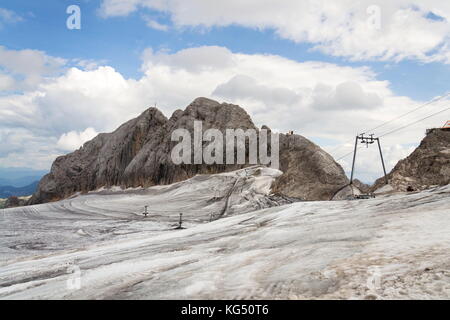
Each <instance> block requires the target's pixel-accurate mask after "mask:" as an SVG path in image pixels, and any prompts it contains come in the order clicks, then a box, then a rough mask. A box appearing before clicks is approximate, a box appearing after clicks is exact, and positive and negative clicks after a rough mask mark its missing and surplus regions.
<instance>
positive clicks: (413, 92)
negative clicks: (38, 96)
mask: <svg viewBox="0 0 450 320" xmlns="http://www.w3.org/2000/svg"><path fill="white" fill-rule="evenodd" d="M72 4H76V5H79V6H80V8H81V12H82V29H81V30H68V29H67V28H66V27H65V24H66V19H67V17H68V16H69V15H68V14H66V12H65V11H66V8H67V6H69V5H72ZM1 6H2V7H3V8H6V9H9V10H12V11H14V12H16V13H17V14H18V15H20V16H21V17H24V21H23V22H20V23H15V24H12V25H9V26H8V28H2V29H0V41H1V45H3V46H6V47H8V48H10V49H15V50H20V49H28V48H31V49H36V50H42V51H45V52H46V53H47V54H49V55H52V56H58V57H63V58H66V59H71V58H72V59H75V58H79V59H87V60H88V59H89V60H90V59H92V60H97V61H105V62H106V63H107V64H108V65H111V66H113V67H114V68H115V69H117V70H118V71H120V72H121V73H122V74H123V75H124V76H126V77H131V78H139V77H140V76H141V75H142V73H141V71H140V65H141V61H140V55H141V54H142V50H144V49H145V48H147V47H152V48H155V49H163V50H169V51H178V50H180V49H183V48H188V47H196V46H202V45H218V46H224V47H227V48H229V49H230V50H231V51H233V52H242V53H248V54H255V53H265V54H276V55H280V56H283V57H286V58H289V59H293V60H296V61H311V60H316V61H325V62H330V63H336V64H339V65H348V66H355V67H357V66H369V67H370V68H372V69H373V70H374V71H375V72H376V73H377V74H378V75H379V78H380V79H383V80H388V81H390V82H391V85H392V89H393V90H394V92H395V93H396V94H398V95H407V96H410V97H412V98H414V99H419V100H428V99H431V98H432V97H434V96H437V95H440V94H442V93H443V92H446V91H447V90H448V83H450V72H449V71H450V69H449V68H450V67H449V66H448V65H443V64H442V63H421V62H417V61H409V60H407V61H400V62H386V61H382V62H377V61H361V62H352V61H350V60H349V59H347V58H342V57H334V56H330V55H326V54H323V53H321V52H318V51H317V50H312V47H313V46H312V45H311V44H307V43H295V42H293V41H290V40H287V39H282V38H281V37H280V36H278V35H277V34H276V33H275V32H274V31H273V30H270V29H266V30H255V29H251V28H245V27H240V26H226V27H210V28H207V29H206V28H198V27H197V28H196V27H184V28H180V29H172V30H170V31H160V30H155V29H152V28H148V27H146V25H145V21H144V20H143V19H142V15H143V14H145V15H150V16H152V17H156V18H157V20H158V21H159V22H160V23H162V24H167V25H170V24H171V21H170V16H169V15H168V14H164V13H161V12H157V11H154V10H151V9H145V10H143V11H136V12H133V13H131V14H129V15H128V16H126V17H113V18H108V19H105V18H103V17H101V16H100V14H99V7H100V1H96V0H90V1H89V0H85V1H74V0H44V1H29V0H3V1H2V5H1Z"/></svg>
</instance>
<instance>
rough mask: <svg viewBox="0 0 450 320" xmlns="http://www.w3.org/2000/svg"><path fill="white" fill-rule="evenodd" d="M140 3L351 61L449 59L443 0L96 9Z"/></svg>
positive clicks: (447, 6)
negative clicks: (258, 32)
mask: <svg viewBox="0 0 450 320" xmlns="http://www.w3.org/2000/svg"><path fill="white" fill-rule="evenodd" d="M374 5H376V6H375V8H376V9H377V8H378V9H377V10H373V8H374ZM377 6H378V7H377ZM141 8H148V9H151V10H156V11H161V12H164V13H168V14H169V15H170V16H171V19H172V21H173V23H174V24H175V26H176V27H178V28H183V27H186V26H188V27H192V26H193V27H199V28H209V27H213V26H219V27H221V26H230V25H239V26H243V27H248V28H253V29H258V30H262V29H266V30H274V31H275V32H276V33H277V34H278V35H279V36H280V37H282V38H285V39H289V40H292V41H295V42H303V43H311V44H313V45H314V48H315V49H317V50H320V51H323V52H325V53H327V54H331V55H335V56H342V57H347V58H350V59H352V60H383V61H387V60H393V61H400V60H403V59H418V60H420V61H423V62H429V61H442V62H445V63H450V59H449V56H450V48H449V46H448V40H449V38H450V24H449V20H450V3H449V2H448V1H441V0H430V1H421V0H380V1H376V2H375V3H374V2H373V1H372V0H360V1H357V2H355V1H353V0H340V1H328V0H319V1H317V0H285V1H282V2H280V1H277V0H247V1H239V0H228V1H204V0H192V1H185V0H103V2H102V5H101V8H100V12H101V13H102V15H103V16H104V17H113V16H124V15H128V14H129V13H131V12H133V11H136V10H138V9H141ZM368 9H369V10H368ZM377 12H379V13H380V15H379V26H380V28H379V29H378V27H377V26H378V22H377V20H378V15H377ZM431 17H440V18H439V19H433V18H431Z"/></svg>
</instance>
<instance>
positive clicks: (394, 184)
mask: <svg viewBox="0 0 450 320" xmlns="http://www.w3.org/2000/svg"><path fill="white" fill-rule="evenodd" d="M388 181H389V186H388V187H387V188H386V186H385V181H384V177H382V178H380V179H378V180H377V181H376V182H375V184H374V185H373V186H372V188H371V189H372V190H377V189H378V190H380V188H381V187H383V186H385V187H384V189H386V190H393V191H419V190H424V189H428V188H429V187H432V186H443V185H447V184H449V183H450V130H446V129H433V130H430V131H429V132H428V134H427V135H426V136H425V138H424V139H423V140H422V142H421V143H420V145H419V146H418V147H417V149H416V150H414V152H413V153H411V155H409V156H408V157H407V158H406V159H403V160H400V161H399V162H398V163H397V165H396V166H395V167H394V169H393V170H392V171H391V172H390V173H389V174H388Z"/></svg>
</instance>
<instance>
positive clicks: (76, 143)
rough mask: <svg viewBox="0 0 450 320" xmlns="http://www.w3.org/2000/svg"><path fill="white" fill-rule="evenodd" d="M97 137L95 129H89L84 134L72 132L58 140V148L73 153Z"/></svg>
mask: <svg viewBox="0 0 450 320" xmlns="http://www.w3.org/2000/svg"><path fill="white" fill-rule="evenodd" d="M97 135H98V133H97V132H96V131H95V129H94V128H87V129H86V130H84V131H82V132H77V131H70V132H67V133H64V134H62V135H61V137H60V138H59V140H58V147H59V148H61V149H63V150H66V151H73V150H76V149H78V148H79V147H81V146H82V145H83V144H84V143H85V142H87V141H89V140H92V139H93V138H95V137H96V136H97Z"/></svg>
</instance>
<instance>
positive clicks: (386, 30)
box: [0, 0, 450, 181]
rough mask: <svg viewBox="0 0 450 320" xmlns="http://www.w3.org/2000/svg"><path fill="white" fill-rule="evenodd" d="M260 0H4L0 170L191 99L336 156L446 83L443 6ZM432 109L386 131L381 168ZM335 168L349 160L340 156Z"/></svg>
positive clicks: (407, 148)
mask: <svg viewBox="0 0 450 320" xmlns="http://www.w3.org/2000/svg"><path fill="white" fill-rule="evenodd" d="M259 4H260V2H258V1H254V0H247V1H237V0H229V1H226V2H223V1H217V2H215V1H213V0H212V1H200V0H189V1H181V0H161V1H156V0H121V1H118V0H84V1H75V0H67V1H66V0H43V1H29V0H3V1H2V2H1V4H0V107H1V108H2V110H0V111H1V112H0V139H1V140H2V144H3V146H2V147H0V167H11V166H14V167H16V166H17V167H33V168H36V169H48V168H49V167H50V165H51V163H52V161H53V160H54V159H55V157H56V156H58V155H61V154H64V153H67V152H70V151H72V150H74V149H76V148H77V147H79V146H80V145H81V144H82V143H83V142H85V141H86V140H89V139H90V138H92V137H93V136H95V135H96V134H97V133H98V132H105V131H111V130H114V128H116V127H117V126H118V125H120V124H121V123H123V122H125V121H126V120H128V119H129V118H131V117H133V116H136V115H137V114H139V113H140V112H142V111H143V110H144V109H145V108H146V107H148V106H150V105H153V104H154V103H155V102H157V103H158V107H160V108H161V109H162V111H163V112H164V113H165V114H166V115H167V116H170V114H171V112H173V111H174V110H175V109H177V108H184V107H185V106H186V105H187V104H189V102H191V101H192V100H193V99H194V98H195V97H197V96H207V97H212V98H214V99H218V100H221V101H227V102H232V103H237V104H240V105H241V106H243V107H244V108H245V109H246V110H247V111H248V112H249V113H250V115H251V116H252V118H253V120H254V121H255V123H256V124H257V125H262V124H268V125H269V126H270V127H272V128H274V129H275V130H279V131H288V130H294V131H296V132H297V133H301V134H303V135H305V136H306V137H308V138H310V139H311V140H313V141H314V142H316V143H318V144H319V145H320V146H322V147H323V148H325V149H326V150H335V149H336V148H338V152H336V153H333V152H334V151H333V152H332V155H333V156H335V157H336V158H337V157H339V156H340V155H342V154H345V153H346V152H347V151H348V150H351V148H352V146H351V143H350V144H348V143H347V141H349V140H351V139H352V137H353V136H354V135H355V134H356V133H358V132H359V131H358V130H363V129H364V128H367V127H374V126H375V125H376V124H379V123H380V122H383V121H387V120H389V119H392V118H395V117H396V116H398V115H400V114H402V113H404V112H407V111H409V110H411V109H412V108H415V107H416V106H417V105H420V104H421V103H424V102H425V101H428V100H430V99H432V98H434V97H436V96H439V95H442V94H444V93H445V92H447V91H449V85H448V84H449V83H450V72H449V71H450V70H449V67H450V42H449V41H448V39H449V38H450V25H449V23H448V19H449V18H450V5H448V4H445V3H442V2H441V1H436V0H431V1H427V2H426V3H425V2H423V1H419V0H394V1H384V0H383V1H381V0H380V1H378V5H377V6H375V11H373V4H372V1H370V0H360V1H358V2H352V1H349V0H348V1H347V0H345V1H344V0H343V1H340V2H333V3H330V2H327V1H310V0H286V1H284V2H278V1H275V0H273V1H270V0H268V1H265V2H264V4H262V5H259ZM69 5H78V6H79V7H80V9H81V30H69V29H68V28H67V27H66V20H67V18H68V17H69V15H68V14H67V13H66V8H67V7H68V6H69ZM377 10H379V17H378V16H376V15H375V16H374V15H372V14H371V12H377ZM373 17H375V18H377V19H378V18H379V19H378V20H374V21H375V24H374V26H376V22H377V21H379V26H378V27H377V28H375V29H374V28H372V27H371V26H372V25H370V24H368V23H367V22H370V21H372V20H370V19H372V18H373ZM149 21H150V22H149ZM372 22H373V21H372ZM2 59H3V60H2ZM432 107H433V108H435V109H436V108H438V107H439V106H435V105H433V106H432ZM432 107H430V108H432ZM427 112H430V110H427V109H424V110H423V112H422V114H420V113H419V114H414V115H413V116H416V118H417V117H421V116H423V115H426V114H427ZM444 117H449V118H450V115H447V114H445V115H443V117H442V118H439V119H432V120H433V121H434V122H433V121H431V120H430V122H427V123H425V124H423V125H422V126H418V127H416V128H415V131H409V132H405V133H404V134H403V133H402V134H400V135H398V136H396V137H389V139H387V141H386V142H385V149H386V150H385V152H386V159H387V162H388V168H390V167H392V166H393V165H394V164H395V163H396V162H397V161H398V160H399V159H401V158H402V157H405V156H406V155H407V154H408V153H410V152H411V151H412V150H413V148H414V146H416V145H417V144H418V143H419V142H420V139H421V138H422V136H423V132H424V129H425V128H426V127H427V126H428V127H429V126H437V125H439V124H440V123H441V122H444V120H447V119H446V118H444ZM409 120H411V119H409ZM404 121H406V122H407V121H408V119H404ZM336 124H337V125H336ZM401 124H402V123H401V122H400V123H394V124H392V126H395V125H401ZM391 128H392V127H391ZM385 129H390V128H389V127H387V128H385ZM378 133H381V132H376V134H378ZM24 145H27V148H25V147H24ZM371 157H373V155H370V154H368V155H367V156H366V160H368V159H371ZM341 164H342V165H343V166H344V168H345V169H346V170H348V166H349V163H348V161H347V160H345V159H344V160H343V162H341ZM377 175H379V173H378V172H369V173H367V178H366V181H368V180H370V179H373V178H375V177H377ZM363 180H364V179H363Z"/></svg>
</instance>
